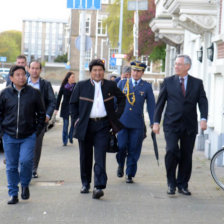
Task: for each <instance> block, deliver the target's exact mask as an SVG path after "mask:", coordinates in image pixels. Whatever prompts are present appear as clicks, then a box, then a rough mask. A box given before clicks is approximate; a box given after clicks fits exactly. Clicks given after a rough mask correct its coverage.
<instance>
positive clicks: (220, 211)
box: [0, 121, 224, 224]
mask: <svg viewBox="0 0 224 224" xmlns="http://www.w3.org/2000/svg"><path fill="white" fill-rule="evenodd" d="M61 130H62V123H61V121H58V122H57V123H56V126H55V127H53V128H52V129H50V130H49V131H48V132H47V133H46V135H45V138H44V143H43V152H42V157H41V161H40V166H39V178H38V179H32V182H31V186H30V192H31V198H30V199H29V200H27V201H23V200H22V199H20V202H19V203H18V204H17V205H7V201H8V199H9V198H8V195H7V187H6V186H7V182H6V175H5V165H4V164H3V162H2V159H3V155H1V156H0V223H1V224H26V223H32V224H45V223H46V224H53V223H54V224H55V223H57V224H64V223H65V224H70V223H73V224H74V223H75V224H76V223H77V224H79V223H80V224H82V223H83V224H85V223H88V224H89V223H91V224H113V223H114V224H115V223H116V224H117V223H119V224H127V223H129V224H132V223H137V224H142V223H143V224H144V223H147V224H157V223H158V224H189V223H191V224H221V223H224V203H223V201H224V191H222V190H221V189H219V188H218V187H217V186H216V184H215V183H214V181H213V180H212V177H211V175H210V171H209V162H210V161H209V160H207V159H206V158H205V157H204V154H203V152H197V151H195V152H194V161H193V172H192V178H191V181H190V183H189V189H190V190H191V191H192V196H183V195H180V194H178V193H177V194H176V195H175V196H174V197H169V196H168V195H167V194H166V190H167V186H166V177H165V167H164V152H165V142H164V138H163V133H162V132H161V134H160V135H159V136H157V140H158V146H159V154H160V166H158V165H157V162H156V160H155V156H154V152H153V146H152V141H151V139H150V134H149V132H148V137H147V139H145V140H144V144H143V149H142V154H141V158H140V160H139V163H138V172H137V175H136V177H135V178H134V181H135V183H134V184H126V183H125V180H124V178H117V177H116V169H117V164H116V160H115V155H114V154H108V155H107V174H108V185H107V189H106V190H105V195H104V197H103V198H102V199H100V200H94V199H92V191H91V193H90V194H85V195H83V194H80V193H79V191H80V187H81V183H80V173H79V151H78V144H77V140H75V141H74V144H73V145H68V146H67V147H63V146H62V140H61ZM91 187H93V186H91Z"/></svg>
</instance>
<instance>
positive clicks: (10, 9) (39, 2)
mask: <svg viewBox="0 0 224 224" xmlns="http://www.w3.org/2000/svg"><path fill="white" fill-rule="evenodd" d="M69 15H70V10H69V9H67V0H0V32H2V31H6V30H19V31H22V20H23V19H37V18H40V19H65V20H67V19H68V17H69Z"/></svg>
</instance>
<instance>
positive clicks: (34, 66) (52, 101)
mask: <svg viewBox="0 0 224 224" xmlns="http://www.w3.org/2000/svg"><path fill="white" fill-rule="evenodd" d="M41 70H42V65H41V63H40V62H39V61H36V60H34V61H31V62H30V63H29V73H30V76H29V78H28V80H27V84H28V85H30V86H32V87H34V88H36V89H39V90H40V93H41V97H42V100H43V102H44V105H45V108H46V118H45V127H44V128H43V129H42V132H41V133H40V135H39V136H38V137H37V139H36V146H35V153H34V161H33V178H38V174H37V169H38V165H39V161H40V156H41V151H42V143H43V138H44V133H45V129H46V125H47V123H48V122H49V120H50V119H51V116H52V114H53V112H54V109H55V106H56V98H55V95H54V91H53V88H52V86H51V83H50V82H49V81H47V80H45V79H42V78H41V77H40V74H41Z"/></svg>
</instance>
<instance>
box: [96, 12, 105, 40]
mask: <svg viewBox="0 0 224 224" xmlns="http://www.w3.org/2000/svg"><path fill="white" fill-rule="evenodd" d="M106 17H107V16H105V15H99V17H98V22H97V34H98V35H102V36H106V35H107V27H106V26H104V25H103V20H104V19H105V18H106Z"/></svg>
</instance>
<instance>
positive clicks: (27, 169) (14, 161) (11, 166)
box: [3, 133, 36, 196]
mask: <svg viewBox="0 0 224 224" xmlns="http://www.w3.org/2000/svg"><path fill="white" fill-rule="evenodd" d="M35 142H36V134H35V133H34V134H32V135H30V136H28V137H27V138H22V139H16V138H13V137H11V136H9V135H8V134H6V133H5V134H4V135H3V146H4V150H5V158H6V175H7V180H8V193H9V196H17V195H18V191H19V188H18V184H19V182H20V183H21V186H22V187H27V186H29V183H30V180H31V178H32V166H33V155H34V148H35Z"/></svg>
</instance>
